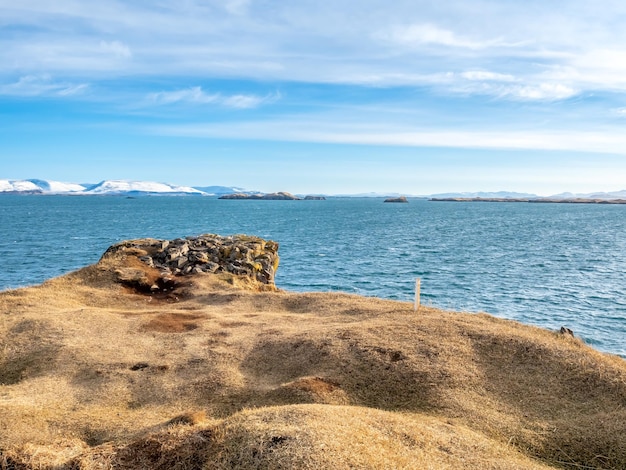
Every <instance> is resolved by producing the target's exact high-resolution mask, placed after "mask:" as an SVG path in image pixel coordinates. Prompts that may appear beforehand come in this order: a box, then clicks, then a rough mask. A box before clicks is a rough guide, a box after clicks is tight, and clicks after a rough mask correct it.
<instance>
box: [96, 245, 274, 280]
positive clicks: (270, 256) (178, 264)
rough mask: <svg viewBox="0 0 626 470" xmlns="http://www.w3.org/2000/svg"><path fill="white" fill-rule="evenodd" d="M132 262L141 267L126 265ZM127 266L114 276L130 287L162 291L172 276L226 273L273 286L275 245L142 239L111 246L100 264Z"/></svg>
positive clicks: (172, 278) (131, 264)
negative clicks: (118, 262) (109, 262)
mask: <svg viewBox="0 0 626 470" xmlns="http://www.w3.org/2000/svg"><path fill="white" fill-rule="evenodd" d="M129 258H131V259H132V258H135V259H137V260H138V261H139V262H141V264H142V265H143V267H144V268H145V269H143V268H142V267H141V264H139V263H137V262H135V264H134V265H133V263H132V262H128V259H129ZM112 259H113V260H119V259H123V260H126V261H127V262H126V263H125V264H123V265H122V267H120V268H119V269H118V270H117V271H116V273H117V277H118V280H119V281H121V282H123V283H127V284H131V285H133V286H134V287H137V288H140V289H144V290H151V291H162V290H167V288H168V286H170V285H171V284H174V283H175V282H176V281H175V280H174V277H175V276H187V275H192V274H199V273H219V272H227V273H231V274H234V275H237V276H245V277H249V278H251V279H253V280H255V281H258V282H260V283H262V284H267V285H271V286H273V285H274V276H275V274H276V270H277V269H278V263H279V257H278V243H276V242H274V241H271V240H264V239H262V238H258V237H253V236H247V235H234V236H229V237H223V236H219V235H214V234H205V235H199V236H195V237H187V238H177V239H175V240H157V239H154V238H143V239H138V240H127V241H123V242H120V243H117V244H115V245H113V246H111V247H110V248H109V249H108V250H107V251H106V252H105V253H104V255H103V256H102V259H101V261H106V260H112Z"/></svg>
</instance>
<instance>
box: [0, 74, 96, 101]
mask: <svg viewBox="0 0 626 470" xmlns="http://www.w3.org/2000/svg"><path fill="white" fill-rule="evenodd" d="M87 88H88V85H87V84H86V83H67V82H55V81H54V80H53V79H52V77H51V76H49V75H26V76H24V77H21V78H20V79H19V80H18V81H17V82H14V83H9V84H6V85H0V94H1V95H10V96H72V95H78V94H80V93H83V92H84V91H85V90H86V89H87Z"/></svg>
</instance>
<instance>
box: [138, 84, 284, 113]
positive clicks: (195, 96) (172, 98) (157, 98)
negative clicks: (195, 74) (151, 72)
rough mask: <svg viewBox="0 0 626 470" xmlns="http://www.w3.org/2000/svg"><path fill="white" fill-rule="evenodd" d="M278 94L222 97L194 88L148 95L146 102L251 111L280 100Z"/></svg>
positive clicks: (218, 94) (197, 87) (200, 88)
mask: <svg viewBox="0 0 626 470" xmlns="http://www.w3.org/2000/svg"><path fill="white" fill-rule="evenodd" d="M280 97H281V95H280V94H279V93H274V94H269V95H266V96H258V95H249V94H238V95H230V96H224V95H222V94H220V93H214V94H208V93H205V92H204V91H203V90H202V87H199V86H195V87H191V88H187V89H184V90H176V91H161V92H158V93H151V94H150V95H148V101H149V102H151V103H154V104H159V105H166V104H173V103H192V104H218V105H221V106H225V107H227V108H237V109H251V108H257V107H259V106H261V105H262V104H267V103H272V102H275V101H277V100H278V99H280Z"/></svg>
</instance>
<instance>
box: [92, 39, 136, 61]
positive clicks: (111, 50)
mask: <svg viewBox="0 0 626 470" xmlns="http://www.w3.org/2000/svg"><path fill="white" fill-rule="evenodd" d="M100 49H101V50H102V51H103V52H105V53H108V54H112V55H114V56H115V57H122V58H125V59H128V58H131V57H132V55H133V54H132V52H131V51H130V48H129V47H128V46H127V45H126V44H124V43H122V42H120V41H100Z"/></svg>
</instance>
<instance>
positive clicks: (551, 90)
mask: <svg viewBox="0 0 626 470" xmlns="http://www.w3.org/2000/svg"><path fill="white" fill-rule="evenodd" d="M577 94H578V91H577V90H575V89H574V88H572V87H569V86H567V85H563V84H560V83H540V84H538V85H524V86H514V87H509V88H504V89H503V90H502V95H503V96H510V97H512V98H517V99H520V100H529V101H534V100H536V101H558V100H565V99H568V98H571V97H573V96H575V95H577Z"/></svg>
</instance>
